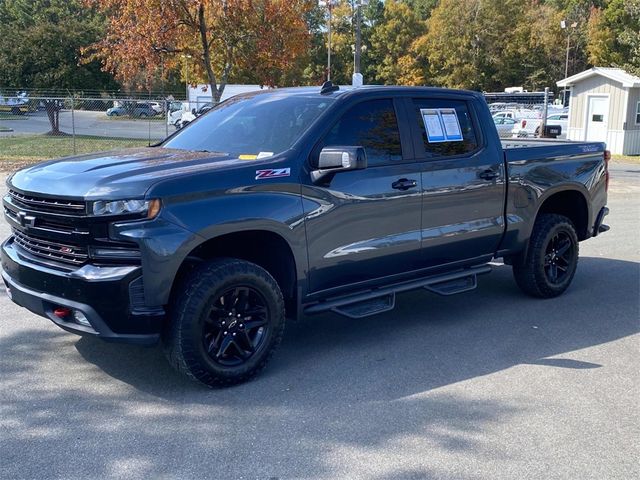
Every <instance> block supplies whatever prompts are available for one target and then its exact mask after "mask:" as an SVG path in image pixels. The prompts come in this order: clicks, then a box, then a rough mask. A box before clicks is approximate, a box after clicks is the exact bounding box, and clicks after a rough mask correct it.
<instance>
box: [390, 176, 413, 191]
mask: <svg viewBox="0 0 640 480" xmlns="http://www.w3.org/2000/svg"><path fill="white" fill-rule="evenodd" d="M417 186H418V182H416V181H415V180H413V179H410V178H401V179H400V180H396V181H395V182H393V183H392V184H391V187H392V188H395V189H396V190H409V189H410V188H415V187H417Z"/></svg>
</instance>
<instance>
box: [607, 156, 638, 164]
mask: <svg viewBox="0 0 640 480" xmlns="http://www.w3.org/2000/svg"><path fill="white" fill-rule="evenodd" d="M611 160H613V161H614V162H623V163H640V155H611Z"/></svg>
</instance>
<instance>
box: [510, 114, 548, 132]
mask: <svg viewBox="0 0 640 480" xmlns="http://www.w3.org/2000/svg"><path fill="white" fill-rule="evenodd" d="M513 119H514V120H515V121H516V123H515V124H514V125H513V128H512V129H511V136H512V137H514V138H527V137H537V136H538V134H539V132H540V125H541V124H542V112H540V111H537V110H528V111H519V112H517V115H516V116H514V117H513Z"/></svg>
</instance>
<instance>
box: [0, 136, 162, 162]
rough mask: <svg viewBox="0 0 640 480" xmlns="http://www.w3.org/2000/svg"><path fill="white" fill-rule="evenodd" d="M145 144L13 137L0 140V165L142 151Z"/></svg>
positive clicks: (81, 138) (84, 138)
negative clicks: (122, 150) (133, 148)
mask: <svg viewBox="0 0 640 480" xmlns="http://www.w3.org/2000/svg"><path fill="white" fill-rule="evenodd" d="M148 144H149V142H148V140H138V139H130V138H102V137H92V136H88V135H76V138H75V149H74V140H73V137H71V136H61V137H53V136H49V135H16V136H11V137H2V138H0V164H1V165H2V166H3V167H11V165H8V164H13V163H16V164H20V165H22V164H27V163H35V162H40V161H43V160H50V159H53V158H59V157H65V156H68V155H74V154H77V153H91V152H100V151H105V150H116V149H120V148H130V147H146V146H147V145H148Z"/></svg>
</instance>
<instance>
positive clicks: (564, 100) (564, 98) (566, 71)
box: [560, 20, 578, 107]
mask: <svg viewBox="0 0 640 480" xmlns="http://www.w3.org/2000/svg"><path fill="white" fill-rule="evenodd" d="M577 26H578V22H573V23H572V24H571V28H576V27H577ZM560 28H562V29H563V30H566V31H567V52H566V56H565V59H564V78H567V77H568V76H569V39H570V38H571V31H570V30H569V28H568V26H567V22H566V21H565V20H562V21H561V22H560ZM562 106H563V107H566V106H567V86H566V85H565V86H564V91H563V94H562Z"/></svg>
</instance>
